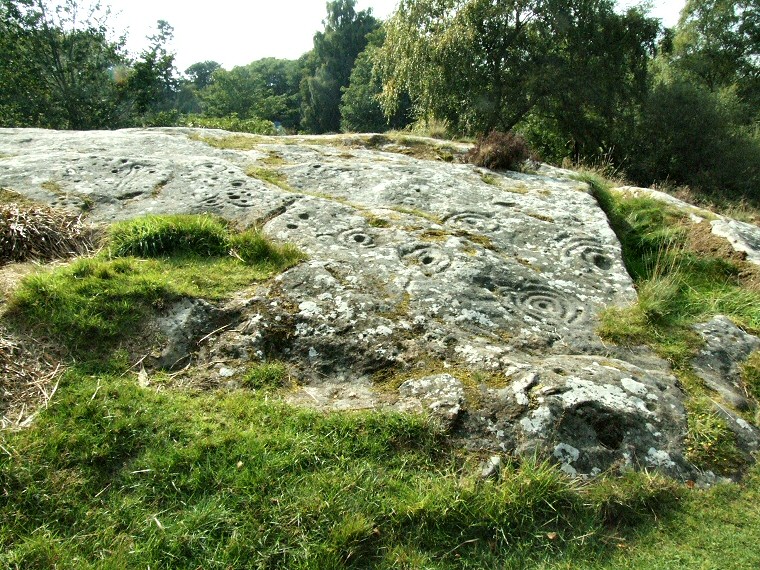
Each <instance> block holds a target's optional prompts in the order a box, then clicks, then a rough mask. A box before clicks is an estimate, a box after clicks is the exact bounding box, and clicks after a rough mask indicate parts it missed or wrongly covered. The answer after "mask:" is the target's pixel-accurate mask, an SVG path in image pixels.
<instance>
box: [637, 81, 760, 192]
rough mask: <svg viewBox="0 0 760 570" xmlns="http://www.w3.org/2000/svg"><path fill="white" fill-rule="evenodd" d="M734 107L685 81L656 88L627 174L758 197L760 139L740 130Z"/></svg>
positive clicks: (643, 114) (645, 181) (646, 107)
mask: <svg viewBox="0 0 760 570" xmlns="http://www.w3.org/2000/svg"><path fill="white" fill-rule="evenodd" d="M733 108H734V106H732V105H731V104H730V102H726V101H724V100H723V99H722V98H721V97H720V95H718V94H715V93H711V92H710V91H708V90H707V89H704V88H701V87H699V86H696V85H692V84H690V83H685V82H674V83H661V84H659V85H656V86H655V87H654V88H653V89H652V92H651V93H650V95H649V99H648V100H647V102H646V103H645V105H644V108H643V109H642V111H641V117H640V119H639V124H638V127H637V131H636V134H635V136H634V137H633V139H632V141H631V145H630V147H629V149H628V156H629V160H628V164H627V166H626V175H627V176H628V177H629V178H630V179H631V180H632V181H633V182H635V183H636V184H639V185H643V186H649V185H651V184H652V183H655V182H660V183H662V182H669V183H671V184H677V185H687V186H690V187H691V188H692V189H695V190H701V191H705V192H709V193H713V194H718V195H724V196H731V197H734V198H738V197H741V196H744V197H746V198H749V199H755V200H757V199H758V198H760V192H758V186H759V185H760V141H758V140H757V138H756V137H753V136H751V135H750V134H748V133H746V132H744V131H743V130H742V129H741V128H740V127H739V123H740V121H739V119H740V117H737V116H735V115H736V113H735V111H733Z"/></svg>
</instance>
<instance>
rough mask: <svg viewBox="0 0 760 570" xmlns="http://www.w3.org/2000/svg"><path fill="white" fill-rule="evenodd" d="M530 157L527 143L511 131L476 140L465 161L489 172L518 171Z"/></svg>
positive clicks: (493, 132) (494, 132)
mask: <svg viewBox="0 0 760 570" xmlns="http://www.w3.org/2000/svg"><path fill="white" fill-rule="evenodd" d="M530 156H531V152H530V149H529V148H528V143H526V142H525V139H524V138H523V137H522V136H520V135H518V134H516V133H513V132H511V131H510V132H508V133H501V132H499V131H491V132H490V133H489V134H488V135H487V136H485V137H481V138H479V139H478V142H477V144H476V145H475V146H474V147H473V148H472V149H471V150H470V151H469V152H468V153H467V161H468V162H471V163H472V164H475V165H477V166H483V167H485V168H490V169H491V170H502V169H504V170H519V169H520V166H522V164H523V163H524V162H525V161H526V160H527V159H528V158H529V157H530ZM484 181H485V179H484Z"/></svg>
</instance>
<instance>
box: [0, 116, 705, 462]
mask: <svg viewBox="0 0 760 570" xmlns="http://www.w3.org/2000/svg"><path fill="white" fill-rule="evenodd" d="M201 134H202V135H203V136H209V135H213V136H217V137H225V136H229V135H228V134H227V133H223V132H221V131H195V130H192V129H150V130H140V129H134V130H125V131H115V132H86V133H71V132H51V131H41V130H16V129H0V156H3V157H4V158H0V186H2V187H6V188H11V189H13V190H16V191H18V192H21V193H23V194H25V195H26V196H28V197H30V198H34V199H37V200H40V201H43V202H47V203H51V204H55V205H59V206H64V207H68V208H73V209H81V210H85V211H87V212H88V219H89V220H90V221H92V222H94V223H100V222H109V221H112V220H120V219H126V218H131V217H134V216H137V215H140V214H145V213H155V214H158V213H201V212H211V213H214V214H218V215H221V216H224V217H225V218H227V219H229V220H233V221H235V222H237V223H239V224H240V225H243V226H245V225H250V224H254V223H256V224H261V225H263V227H264V229H265V231H266V232H267V233H268V234H270V235H271V236H273V237H275V238H277V239H280V240H287V241H290V242H294V243H296V244H297V245H298V246H299V247H300V248H302V249H303V250H304V251H305V252H306V253H307V254H308V261H306V262H304V263H301V264H300V265H298V266H296V267H293V268H291V269H289V270H288V271H286V272H285V273H283V274H282V275H280V276H278V277H277V278H275V279H273V280H271V281H270V282H268V283H264V284H260V285H257V286H256V287H255V288H253V289H251V290H250V291H247V292H245V293H241V294H239V295H238V296H237V297H236V298H235V299H233V300H231V301H229V302H228V303H226V304H220V305H219V306H212V305H210V304H206V303H203V302H200V301H187V302H183V303H181V304H179V305H177V306H176V307H173V308H171V309H170V310H169V312H168V314H165V315H163V316H162V315H157V326H158V328H159V329H160V330H162V331H163V333H164V335H165V336H166V339H167V340H166V343H165V345H163V346H162V350H161V351H159V352H160V354H157V355H156V357H157V360H156V361H155V362H154V364H157V365H160V366H172V365H175V364H177V362H178V361H179V360H180V359H181V358H184V357H186V356H188V354H187V353H188V352H190V353H192V354H191V355H190V356H191V359H192V362H193V363H195V364H197V365H198V368H199V369H200V368H203V369H204V370H207V371H210V372H209V378H210V380H209V382H210V383H211V384H213V383H216V384H215V385H219V384H220V383H222V382H229V383H230V385H233V384H234V383H235V382H236V381H237V378H238V377H239V375H240V371H243V370H245V368H246V363H249V362H250V361H257V360H261V359H266V358H277V359H281V360H284V361H286V362H287V363H288V365H289V367H290V368H291V369H292V370H293V371H294V373H296V374H297V376H298V379H299V381H300V382H301V384H302V386H301V389H300V390H298V391H296V392H294V393H292V394H289V395H288V399H289V401H291V402H296V403H299V404H304V405H314V406H317V407H320V408H322V409H330V410H337V409H359V408H377V409H396V410H410V409H411V410H416V409H423V410H431V409H432V410H433V411H436V412H437V413H438V414H439V417H441V419H442V420H444V423H445V424H446V425H447V427H448V428H449V429H450V431H451V434H452V437H456V438H460V439H461V441H462V442H464V443H465V444H466V445H469V446H472V447H477V448H488V449H492V450H495V451H499V452H503V453H507V454H509V453H527V454H532V453H534V452H535V451H536V450H540V451H541V452H543V453H544V454H547V455H549V456H552V457H554V459H555V460H556V461H557V462H559V463H560V464H562V466H563V469H564V470H565V471H567V472H568V473H573V474H593V473H597V472H599V471H600V470H604V469H608V468H611V467H612V468H614V467H621V468H626V467H642V468H650V469H658V470H661V471H663V472H666V473H670V474H672V475H675V476H681V477H687V476H692V472H691V471H690V467H689V466H688V465H687V464H686V462H685V460H684V458H683V437H684V433H685V430H686V420H685V412H684V408H683V403H682V394H681V391H680V389H679V387H678V384H677V382H676V380H675V378H674V377H673V376H671V375H669V374H667V373H665V372H663V370H666V368H667V366H666V364H665V363H664V362H662V361H660V360H659V359H657V358H656V357H654V356H652V355H650V354H646V353H643V352H633V351H631V352H627V351H624V350H622V349H621V350H616V349H614V348H611V347H607V346H605V345H604V344H603V343H602V342H601V340H600V339H599V337H598V335H597V334H596V326H597V321H598V315H599V313H600V312H601V311H602V310H603V309H604V308H605V307H608V306H611V305H626V304H629V303H631V302H633V301H635V299H636V294H635V291H634V288H633V285H632V282H631V279H630V278H629V276H628V274H627V273H626V271H625V269H624V267H623V263H622V261H621V256H620V246H619V243H618V241H617V239H616V237H615V235H614V233H613V232H612V230H611V229H610V227H609V225H608V223H607V219H606V217H605V215H604V213H603V212H602V211H601V210H600V209H599V207H598V206H597V204H596V202H595V200H594V199H593V198H592V197H591V196H590V195H589V193H588V188H587V186H586V185H585V184H583V183H580V182H577V181H575V180H573V179H572V174H571V173H570V172H569V171H563V170H561V169H552V168H549V167H545V166H541V167H540V168H539V169H538V174H536V175H527V174H518V173H492V172H486V171H484V170H482V169H479V168H476V167H474V166H471V165H466V164H457V163H445V162H434V161H431V160H420V159H417V158H414V156H409V154H410V153H411V154H413V153H412V149H410V148H406V147H404V146H403V145H400V144H396V145H395V146H393V145H390V146H389V145H382V146H381V147H380V148H379V149H377V148H375V149H373V148H368V146H372V145H371V144H370V143H371V142H372V140H373V139H372V137H369V138H368V137H359V136H354V137H348V138H347V137H311V138H309V137H295V138H294V137H272V138H263V137H254V138H252V139H250V140H251V141H252V143H251V144H250V145H248V146H249V147H250V149H251V150H220V149H217V148H212V147H211V146H209V145H207V144H206V143H204V142H202V141H200V140H197V139H198V136H199V135H201ZM418 142H419V141H418ZM420 144H421V143H420ZM424 144H428V145H435V144H438V143H435V142H433V141H427V142H425V143H424ZM391 150H393V151H394V152H388V151H391ZM429 154H430V155H433V156H435V154H436V153H429ZM251 167H255V168H259V169H267V170H270V171H273V170H274V171H277V173H278V174H279V176H280V177H281V181H279V182H278V183H279V185H276V184H273V183H271V182H267V181H264V180H260V179H258V178H255V177H252V176H248V175H247V174H246V173H247V172H250V173H252V174H254V175H255V174H256V172H257V170H255V168H254V169H251ZM258 172H259V173H261V172H262V171H261V170H259V171H258ZM263 177H264V176H263ZM269 179H270V180H273V178H271V177H269ZM209 333H212V334H209ZM206 337H207V338H206ZM201 339H203V341H204V342H202V343H201V344H200V345H199V343H198V341H199V340H201ZM611 356H614V357H615V358H612V357H611ZM184 362H185V360H182V361H181V363H184ZM419 370H423V371H426V370H429V371H430V372H429V374H428V375H427V376H423V377H422V378H421V379H420V376H421V375H420V374H419V373H418V371H419ZM442 370H445V371H446V373H445V374H441V373H440V372H441V371H442ZM463 370H464V371H479V372H482V373H483V374H482V378H490V380H483V381H482V382H481V383H480V384H478V385H473V384H474V380H473V377H474V376H467V374H463V373H460V372H461V371H463ZM413 372H414V373H413ZM220 378H221V380H220ZM389 378H390V379H392V380H393V382H397V381H400V386H401V388H400V389H399V390H392V389H389V386H399V383H393V382H390V381H388V379H389ZM478 378H481V376H478ZM378 382H379V383H384V385H383V386H381V387H380V389H378V386H377V384H378ZM479 382H480V381H479ZM465 386H466V388H467V389H465V388H464V387H465Z"/></svg>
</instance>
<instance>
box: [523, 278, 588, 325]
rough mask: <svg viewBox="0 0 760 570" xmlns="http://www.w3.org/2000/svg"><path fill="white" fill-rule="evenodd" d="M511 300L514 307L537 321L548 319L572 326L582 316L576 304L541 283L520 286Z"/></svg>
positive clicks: (582, 310)
mask: <svg viewBox="0 0 760 570" xmlns="http://www.w3.org/2000/svg"><path fill="white" fill-rule="evenodd" d="M513 299H514V303H515V306H516V307H518V308H519V309H520V310H522V311H523V312H524V313H525V314H526V315H528V316H530V317H532V318H534V319H536V320H538V321H543V320H547V319H548V320H553V321H564V322H565V323H568V324H572V323H575V322H576V321H578V320H579V319H581V317H583V314H584V309H583V307H582V306H581V305H580V304H579V303H578V302H574V301H573V300H571V299H569V298H568V297H567V296H565V295H563V294H561V293H559V292H558V291H556V290H554V289H552V288H551V287H549V286H548V285H544V284H541V283H529V284H526V285H521V286H520V288H519V289H518V290H517V291H515V292H514V293H513Z"/></svg>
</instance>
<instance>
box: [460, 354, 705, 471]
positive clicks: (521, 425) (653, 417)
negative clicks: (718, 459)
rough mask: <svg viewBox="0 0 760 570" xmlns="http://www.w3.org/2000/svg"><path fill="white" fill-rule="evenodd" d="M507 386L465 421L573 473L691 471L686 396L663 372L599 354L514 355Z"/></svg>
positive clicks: (505, 445) (490, 393)
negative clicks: (686, 442) (686, 443)
mask: <svg viewBox="0 0 760 570" xmlns="http://www.w3.org/2000/svg"><path fill="white" fill-rule="evenodd" d="M505 374H506V375H507V377H508V378H509V380H510V383H509V385H508V386H507V387H505V388H501V389H486V390H485V393H484V397H483V398H482V399H483V400H484V401H485V402H486V403H485V404H484V406H483V408H482V409H481V410H478V411H477V412H473V413H472V414H471V415H470V418H469V420H468V422H467V425H466V427H465V429H466V430H468V431H471V432H473V433H489V434H491V437H493V438H494V439H495V440H497V441H498V442H499V446H500V447H501V449H502V450H504V451H507V452H515V451H516V452H518V453H521V454H524V453H528V454H530V453H533V452H535V451H536V450H539V451H542V452H544V453H545V454H550V455H552V456H553V457H554V458H555V459H556V460H557V461H558V462H559V463H561V464H562V468H563V470H564V471H566V472H567V473H570V474H591V475H593V474H596V473H599V472H601V471H604V470H606V469H609V468H623V469H624V468H647V469H658V470H660V471H664V472H667V473H670V474H672V475H676V476H685V475H686V474H687V473H688V472H689V471H690V468H689V467H688V465H687V464H686V462H685V461H684V459H683V456H682V453H683V449H682V445H683V437H684V435H685V433H686V415H685V411H684V407H683V394H682V393H681V390H680V389H679V388H678V387H677V383H676V381H675V378H674V377H673V376H671V375H669V374H666V373H663V372H657V371H652V370H645V369H642V368H638V367H636V366H634V365H632V364H629V363H626V362H623V361H620V360H615V359H608V358H598V357H592V356H569V355H563V356H552V357H549V358H544V359H535V360H515V361H514V362H513V363H512V366H511V367H510V368H508V369H507V370H506V372H505ZM515 426H517V427H516V428H515Z"/></svg>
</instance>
